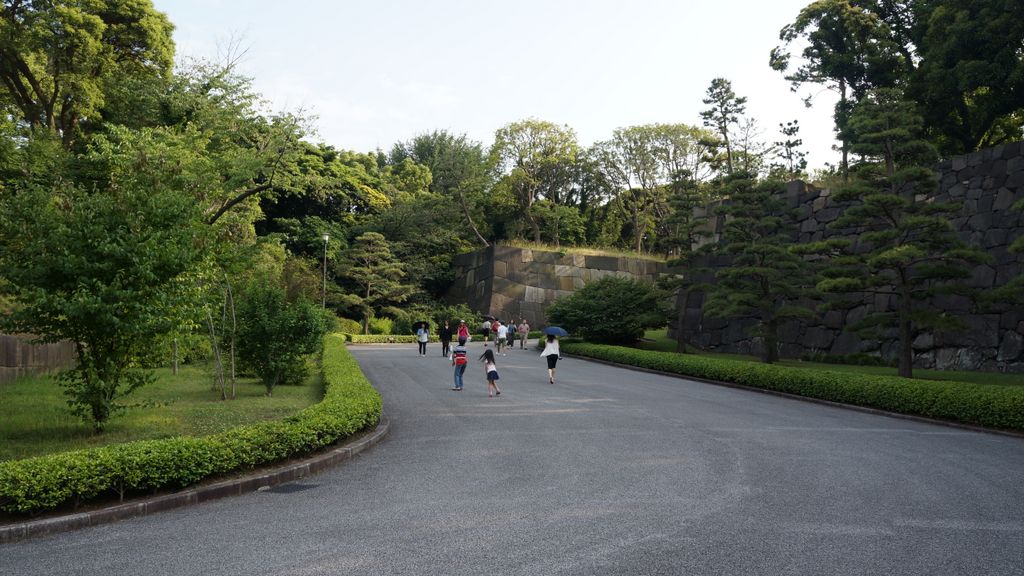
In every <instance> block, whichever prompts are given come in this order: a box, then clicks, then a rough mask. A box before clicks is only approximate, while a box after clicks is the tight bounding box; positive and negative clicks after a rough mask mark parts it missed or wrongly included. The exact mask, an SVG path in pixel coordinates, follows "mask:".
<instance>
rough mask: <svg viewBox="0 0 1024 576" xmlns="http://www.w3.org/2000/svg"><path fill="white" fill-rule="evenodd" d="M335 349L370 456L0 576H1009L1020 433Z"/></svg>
mask: <svg viewBox="0 0 1024 576" xmlns="http://www.w3.org/2000/svg"><path fill="white" fill-rule="evenodd" d="M431 347H432V350H431V352H432V353H434V354H436V353H437V352H438V349H437V347H436V346H435V345H431ZM480 350H481V347H480V345H479V344H474V345H472V346H471V350H470V352H471V354H472V355H474V356H475V355H476V354H479V352H480ZM353 352H354V353H355V355H356V357H357V358H358V359H359V361H360V363H361V364H362V366H363V369H364V371H365V372H366V373H367V375H368V376H369V378H370V380H371V381H372V382H373V383H374V384H375V385H376V386H377V387H378V389H379V390H380V391H381V393H382V394H383V396H384V401H385V412H386V413H387V414H388V416H389V417H390V418H391V420H392V430H391V434H390V436H389V437H388V438H387V439H386V440H385V441H384V442H383V443H381V444H380V445H378V446H377V447H375V448H373V449H371V450H370V451H368V452H366V453H364V454H363V455H362V456H360V457H358V458H356V459H355V460H353V461H351V462H349V463H346V464H344V465H342V466H341V467H340V468H338V469H335V470H333V471H331V472H328V473H326V474H323V475H320V476H316V477H313V478H311V479H309V480H307V481H305V482H302V483H299V484H295V485H290V486H291V487H292V488H293V489H294V490H295V491H293V492H290V493H278V492H273V493H270V492H263V493H256V494H251V495H247V496H242V497H238V498H229V499H226V500H221V501H217V502H211V503H208V504H204V505H201V506H196V507H192V508H185V509H181V510H176V511H171V512H166V513H162V514H157V515H154V516H149V517H144V518H138V519H133V520H127V521H123V522H119V523H116V524H111V525H107V526H100V527H96V528H91V529H86V530H82V531H79V532H74V533H69V534H63V535H58V536H54V537H50V538H45V539H37V540H31V541H27V542H21V543H17V544H10V545H5V546H0V574H4V575H8V574H9V575H12V576H13V575H31V574H67V575H73V574H83V575H84V574H90V575H92V574H146V575H147V576H160V575H172V574H173V575H186V574H187V575H192V574H194V575H204V576H210V575H220V574H224V575H235V574H247V575H263V574H268V575H269V574H284V575H320V574H324V575H326V574H344V575H346V576H347V575H360V574H374V575H377V574H431V575H433V574H439V575H440V574H451V575H456V574H487V575H496V574H502V575H504V574H565V575H594V574H631V575H651V574H673V575H675V574H722V575H737V574H771V575H789V574H807V575H814V576H820V575H828V574H844V575H846V574H864V575H879V574H885V575H895V574H920V575H942V574H971V575H985V574H993V575H995V574H998V575H1012V574H1017V575H1024V440H1021V439H1017V438H1009V437H1002V436H996V435H989V434H980V433H973V432H969V431H962V430H957V429H951V428H946V427H942V426H935V425H929V424H922V423H916V422H909V421H904V420H899V419H894V418H888V417H884V416H876V415H870V414H864V413H860V412H854V411H848V410H843V409H839V408H832V407H827V406H822V405H818V404H812V403H806V402H800V401H796V400H789V399H785V398H779V397H775V396H769V395H763V394H758V393H753V392H746V391H741V390H734V389H730V388H724V387H718V386H712V385H707V384H700V383H694V382H688V381H685V380H680V379H676V378H669V377H664V376H658V375H653V374H646V373H638V372H631V371H628V370H623V369H618V368H613V367H608V366H604V365H600V364H595V363H590V362H585V361H582V360H578V359H566V360H565V361H563V362H562V363H561V364H560V365H559V371H558V372H559V373H558V376H559V378H558V382H557V383H556V384H555V385H554V386H551V385H548V384H547V382H546V375H545V370H544V367H543V362H542V360H541V359H540V358H538V357H537V355H536V353H535V352H520V351H518V350H515V351H513V352H510V353H509V355H508V356H504V357H499V359H498V366H499V369H500V370H501V373H502V380H501V384H502V386H503V390H504V394H502V396H501V397H499V398H494V399H489V398H488V397H487V394H486V384H485V382H484V380H483V370H482V367H481V366H479V365H477V364H475V363H474V364H472V365H471V366H470V371H469V372H468V377H469V380H468V383H467V389H466V391H464V392H461V393H460V392H452V391H450V390H449V389H448V387H449V386H450V373H451V370H450V368H449V366H448V363H447V362H446V361H445V360H444V359H442V358H440V357H435V356H430V357H427V358H421V357H419V356H418V355H417V354H416V351H415V347H413V346H380V347H354V348H353Z"/></svg>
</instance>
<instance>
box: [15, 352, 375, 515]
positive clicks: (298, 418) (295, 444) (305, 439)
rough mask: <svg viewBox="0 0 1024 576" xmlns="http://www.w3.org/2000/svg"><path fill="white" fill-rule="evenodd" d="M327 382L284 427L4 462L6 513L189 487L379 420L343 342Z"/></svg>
mask: <svg viewBox="0 0 1024 576" xmlns="http://www.w3.org/2000/svg"><path fill="white" fill-rule="evenodd" d="M323 374H324V383H325V387H326V392H325V395H324V399H323V401H321V402H320V403H319V404H316V405H314V406H311V407H309V408H306V409H305V410H303V411H302V412H300V413H298V414H297V415H295V416H292V417H289V418H286V419H283V420H277V421H272V422H264V423H260V424H250V425H246V426H240V427H238V428H234V429H232V430H229V431H227V432H222V433H220V434H214V435H212V436H206V437H202V438H189V437H182V438H171V439H167V440H146V441H138V442H130V443H127V444H119V445H114V446H108V447H103V448H95V449H91V450H77V451H73V452H64V453H61V454H55V455H52V456H42V457H37V458H28V459H24V460H13V461H8V462H0V510H3V511H5V512H10V513H21V514H27V513H35V512H40V511H45V510H52V509H55V508H58V507H60V506H64V505H67V504H77V503H81V502H83V501H86V500H90V499H94V498H97V497H102V496H104V495H110V494H113V495H121V496H122V497H124V496H126V495H131V494H135V493H139V492H143V491H153V490H159V489H162V488H176V487H183V486H187V485H189V484H192V483H195V482H198V481H200V480H203V479H205V478H209V477H211V476H214V475H218V474H226V473H229V472H234V471H239V470H247V469H252V468H253V467H255V466H259V465H261V464H267V463H271V462H276V461H280V460H284V459H286V458H289V457H292V456H296V455H299V454H305V453H308V452H312V451H315V450H317V449H320V448H323V447H325V446H329V445H331V444H333V443H335V442H337V441H338V440H340V439H342V438H345V437H348V436H351V435H352V434H354V433H356V432H358V431H360V430H363V429H365V428H367V427H369V426H373V425H375V424H376V423H377V422H378V421H379V420H380V416H381V407H382V405H381V398H380V395H379V394H377V392H376V391H375V390H374V389H373V388H372V387H371V386H370V384H369V382H367V381H366V378H365V377H364V376H363V374H362V372H361V371H360V370H359V365H358V364H357V363H356V361H355V359H354V358H352V356H351V355H350V354H349V353H348V352H347V351H346V350H345V348H344V346H343V345H342V342H341V338H340V337H336V336H332V337H328V338H327V340H326V342H325V347H324V357H323Z"/></svg>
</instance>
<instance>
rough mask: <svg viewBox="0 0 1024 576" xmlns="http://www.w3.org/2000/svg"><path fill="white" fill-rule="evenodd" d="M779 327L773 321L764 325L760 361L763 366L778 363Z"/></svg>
mask: <svg viewBox="0 0 1024 576" xmlns="http://www.w3.org/2000/svg"><path fill="white" fill-rule="evenodd" d="M778 332H779V326H778V323H777V322H776V321H775V320H770V321H769V322H766V323H765V325H764V354H762V356H761V359H762V360H763V361H764V363H765V364H774V363H776V362H778V361H779V334H778Z"/></svg>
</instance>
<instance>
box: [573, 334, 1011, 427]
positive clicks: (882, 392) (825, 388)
mask: <svg viewBox="0 0 1024 576" xmlns="http://www.w3.org/2000/svg"><path fill="white" fill-rule="evenodd" d="M562 350H563V351H564V352H568V353H572V354H579V355H581V356H589V357H592V358H597V359H600V360H607V361H609V362H616V363H619V364H628V365H631V366H640V367H644V368H648V369H652V370H659V371H662V372H671V373H674V374H680V375H684V376H693V377H696V378H705V379H708V380H716V381H720V382H732V383H735V384H742V385H744V386H750V387H753V388H762V389H765V390H774V391H778V392H785V393H788V394H796V395H799V396H807V397H809V398H818V399H822V400H829V401H832V402H841V403H845V404H855V405H858V406H866V407H869V408H878V409H881V410H888V411H891V412H899V413H903V414H912V415H917V416H925V417H928V418H937V419H941V420H950V421H954V422H963V423H965V424H975V425H979V426H988V427H992V428H1001V429H1006V430H1017V431H1024V388H1022V387H1016V386H998V385H979V384H970V383H967V382H950V381H941V382H940V381H932V380H917V379H911V378H901V377H899V376H879V375H869V374H856V373H850V372H832V371H828V370H815V369H810V368H791V367H786V366H776V365H771V364H756V363H753V362H743V361H739V360H727V359H721V358H707V357H701V356H693V355H690V354H673V353H669V352H653V351H648V350H636V349H633V348H622V347H618V346H602V345H598V344H584V343H573V342H563V343H562Z"/></svg>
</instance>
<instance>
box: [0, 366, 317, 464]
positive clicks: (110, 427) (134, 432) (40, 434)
mask: <svg viewBox="0 0 1024 576" xmlns="http://www.w3.org/2000/svg"><path fill="white" fill-rule="evenodd" d="M155 374H156V378H157V379H156V381H155V382H154V383H152V384H150V385H148V386H144V387H142V388H139V389H138V390H136V391H135V392H134V393H133V394H132V395H130V396H129V397H127V398H125V399H122V403H125V404H129V405H130V406H131V407H129V408H128V409H127V410H126V411H123V412H120V413H118V414H116V415H115V416H113V417H112V418H111V419H110V421H109V422H108V423H107V426H106V429H105V430H104V431H103V432H102V433H100V434H95V433H93V431H92V426H91V425H90V424H87V423H85V422H83V421H82V420H81V419H79V418H78V417H76V416H72V415H71V414H70V413H69V412H68V406H67V404H66V402H65V397H64V395H63V389H62V388H61V387H60V386H59V385H58V384H57V382H56V380H54V378H53V377H52V376H39V377H30V378H19V379H18V380H16V381H15V382H13V383H11V384H4V385H0V460H10V459H17V458H25V457H28V456H38V455H41V454H50V453H54V452H62V451H65V450H74V449H78V448H90V447H94V446H104V445H107V444H117V443H120V442H127V441H131V440H148V439H155V438H167V437H172V436H204V435H207V434H213V433H216V432H221V431H224V430H227V429H229V428H233V427H235V426H238V425H241V424H247V423H250V422H256V421H260V420H271V419H275V418H281V417H284V416H288V415H290V414H294V413H295V412H298V411H299V410H301V409H303V408H305V407H306V406H310V405H312V404H315V403H316V402H319V401H320V399H321V398H322V397H323V383H322V382H321V376H320V375H319V372H318V371H316V370H312V369H311V370H310V378H309V379H307V381H306V384H305V385H302V386H277V387H275V388H274V396H273V397H267V396H265V392H266V389H265V388H264V387H263V385H262V384H261V383H260V382H259V380H257V379H255V378H240V379H238V380H237V385H236V388H235V394H236V399H235V400H228V401H221V400H220V392H219V390H214V389H213V387H212V386H213V384H212V382H213V379H212V378H211V376H210V374H209V372H208V371H207V370H206V369H205V368H202V367H195V366H183V367H181V368H180V369H179V370H178V375H177V376H174V375H172V374H171V370H170V369H169V368H168V369H160V370H156V372H155Z"/></svg>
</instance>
